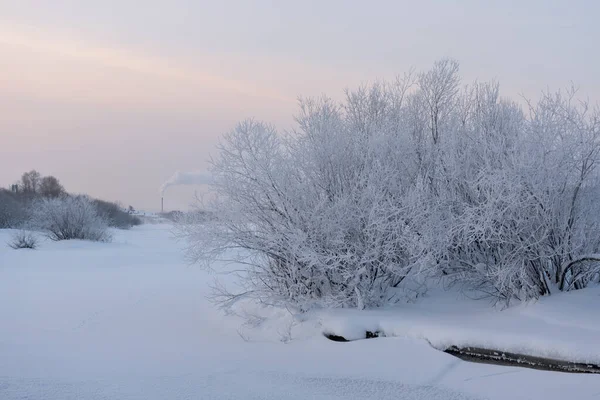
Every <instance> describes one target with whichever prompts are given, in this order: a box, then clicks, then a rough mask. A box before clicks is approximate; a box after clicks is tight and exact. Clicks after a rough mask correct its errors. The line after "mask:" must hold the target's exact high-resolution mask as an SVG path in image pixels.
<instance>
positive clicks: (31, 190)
mask: <svg viewBox="0 0 600 400" xmlns="http://www.w3.org/2000/svg"><path fill="white" fill-rule="evenodd" d="M40 182H41V175H40V173H39V172H37V171H36V170H34V169H33V170H31V171H29V172H25V173H24V174H23V175H22V176H21V190H22V191H23V192H24V193H27V194H35V193H37V192H38V190H39V187H40Z"/></svg>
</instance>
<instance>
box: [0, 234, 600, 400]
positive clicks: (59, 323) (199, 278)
mask: <svg viewBox="0 0 600 400" xmlns="http://www.w3.org/2000/svg"><path fill="white" fill-rule="evenodd" d="M169 229H170V227H169V226H168V225H144V226H141V227H136V228H134V229H132V230H130V231H119V232H117V233H116V234H115V240H114V242H113V243H88V242H80V241H71V242H60V243H51V242H43V243H41V246H40V248H39V249H38V250H34V251H31V250H18V251H15V250H12V249H10V248H8V247H7V246H5V245H4V243H5V242H6V241H7V240H8V239H9V237H10V231H8V230H4V231H2V230H0V399H2V400H12V399H24V398H26V399H44V400H53V399H56V400H58V399H60V400H67V399H78V400H79V399H92V400H95V399H126V400H129V399H140V400H141V399H143V400H153V399H169V400H177V399H366V398H368V399H544V400H552V399H561V400H564V399H565V398H573V399H586V398H589V399H597V398H600V376H598V375H580V374H564V373H556V372H544V371H536V370H530V369H523V368H512V367H499V366H492V365H483V364H473V363H467V362H464V361H461V360H459V359H456V358H454V357H452V356H450V355H447V354H445V353H442V352H440V351H438V350H435V349H434V348H432V347H431V346H430V345H429V344H428V343H427V342H426V341H425V340H423V339H421V338H422V337H425V338H427V339H429V340H430V341H431V342H432V343H433V344H434V345H439V346H442V345H444V344H445V342H447V341H449V340H450V339H456V340H467V339H468V340H479V341H478V342H477V343H468V344H471V345H474V344H486V343H488V342H489V341H493V343H494V344H498V343H500V344H502V343H504V345H506V346H507V347H510V346H516V345H517V344H519V343H520V345H521V346H524V347H523V348H524V349H529V350H532V351H538V352H543V351H550V350H552V349H554V353H552V352H550V353H548V354H556V355H559V354H562V355H565V354H566V355H573V356H575V357H577V358H580V359H586V358H588V357H589V358H590V359H594V360H597V359H598V357H599V349H600V335H598V333H600V331H599V330H598V325H600V322H599V320H600V311H598V310H597V307H596V311H595V313H594V310H593V309H592V310H589V306H588V307H587V309H588V311H587V314H586V313H585V312H582V311H581V309H582V308H583V306H584V305H587V304H589V302H590V300H593V299H592V297H594V298H596V299H598V298H597V297H596V296H598V295H599V294H600V291H598V290H595V289H592V290H588V291H582V292H579V293H578V292H575V293H571V294H565V295H562V296H556V297H555V298H548V299H545V300H544V301H541V302H539V303H538V304H535V305H529V306H528V307H524V306H520V307H519V308H517V309H514V310H507V311H503V312H501V313H498V312H494V311H491V310H489V309H483V308H482V307H481V306H480V305H479V304H480V303H477V304H478V305H468V304H471V303H469V302H466V301H459V300H456V298H452V297H450V296H451V294H442V295H443V296H446V299H447V301H445V302H444V303H443V304H445V306H443V305H439V302H436V303H435V304H438V305H435V306H434V305H433V304H434V302H433V300H431V301H430V300H428V299H427V298H426V299H424V300H423V301H421V302H419V303H417V304H415V305H407V306H401V307H400V308H399V309H396V310H393V311H369V312H362V313H358V312H352V311H348V312H335V313H329V314H321V315H320V317H319V318H314V319H310V320H308V321H306V322H304V323H302V324H299V325H294V326H292V325H291V321H292V319H291V317H290V316H289V315H288V314H287V313H286V312H284V311H276V310H271V311H268V312H269V313H270V315H271V317H272V319H270V320H267V321H266V322H264V323H263V324H262V325H261V326H259V327H258V328H255V329H250V328H248V327H242V326H241V324H242V322H243V321H242V320H241V319H240V318H238V317H234V316H225V315H223V313H222V312H221V311H219V310H218V309H216V308H215V307H214V306H213V305H212V304H210V303H209V302H208V300H207V299H206V296H207V294H208V293H209V288H208V286H209V284H210V283H211V282H212V279H213V277H212V276H211V275H210V274H209V273H207V272H205V271H203V270H201V269H200V268H198V267H195V266H189V265H187V264H186V263H185V262H184V261H183V259H182V252H181V250H180V248H179V247H180V245H179V244H178V243H176V242H174V241H173V240H171V239H170V232H169ZM567 296H568V297H567ZM561 297H564V298H561ZM432 298H433V296H432ZM596 303H598V302H597V301H596ZM456 304H459V305H460V304H464V305H465V307H467V308H464V311H465V312H466V314H464V313H463V314H462V315H459V314H457V313H456V311H454V310H455V307H454V306H456ZM254 311H256V313H266V312H267V311H266V310H262V311H261V310H254ZM399 316H404V318H405V319H403V320H400V319H399ZM565 316H570V319H565ZM515 326H516V327H519V328H518V329H516V330H511V329H512V328H511V327H515ZM374 327H375V328H380V329H383V330H384V331H386V333H388V334H394V335H397V336H398V337H393V338H382V339H373V340H363V341H356V342H350V343H336V342H331V341H329V340H327V339H325V338H324V337H323V336H322V335H321V332H322V331H323V330H324V329H337V330H340V331H342V332H340V333H346V334H351V333H352V332H353V331H355V332H359V331H361V330H363V329H365V328H369V329H373V328H374ZM519 329H520V330H519ZM290 332H291V336H292V338H293V340H291V341H287V339H288V335H289V333H290ZM570 335H574V336H573V338H572V340H571V341H569V340H568V337H569V336H570ZM244 339H246V340H244ZM521 339H522V340H521ZM502 341H504V342H502ZM284 342H287V343H284ZM453 344H461V343H453ZM594 344H595V346H594ZM590 346H591V347H590ZM510 348H512V347H510ZM588 350H589V352H588Z"/></svg>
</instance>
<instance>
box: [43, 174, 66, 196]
mask: <svg viewBox="0 0 600 400" xmlns="http://www.w3.org/2000/svg"><path fill="white" fill-rule="evenodd" d="M65 193H66V191H65V188H64V187H63V186H62V185H61V184H60V182H59V181H58V179H56V178H55V177H53V176H45V177H43V178H42V180H41V181H40V185H39V194H40V195H42V196H43V197H60V196H62V195H63V194H65Z"/></svg>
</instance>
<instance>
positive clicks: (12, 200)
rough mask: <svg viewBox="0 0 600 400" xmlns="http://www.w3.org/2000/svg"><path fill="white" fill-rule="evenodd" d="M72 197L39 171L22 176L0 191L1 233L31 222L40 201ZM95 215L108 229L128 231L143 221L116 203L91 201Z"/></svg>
mask: <svg viewBox="0 0 600 400" xmlns="http://www.w3.org/2000/svg"><path fill="white" fill-rule="evenodd" d="M70 196H73V195H72V194H69V193H68V192H67V191H66V190H65V188H64V187H63V186H62V184H61V183H60V181H59V180H58V179H57V178H56V177H54V176H42V175H41V174H40V173H39V172H38V171H35V170H32V171H29V172H25V173H24V174H23V175H22V176H21V179H20V180H19V181H18V182H17V183H15V184H12V185H10V187H9V188H8V189H2V188H0V229H1V228H20V227H23V226H24V225H25V224H26V223H27V222H28V221H29V220H30V218H31V215H32V213H33V210H32V208H33V206H34V204H36V202H37V201H39V200H42V199H54V198H61V197H70ZM91 201H92V203H93V205H94V206H95V207H96V209H97V212H98V214H99V215H100V216H102V217H103V218H104V219H105V220H106V221H107V223H108V225H109V226H111V227H115V228H121V229H127V228H130V227H132V226H135V225H140V224H141V223H142V221H141V220H140V219H139V218H138V217H137V216H135V215H132V214H133V212H134V209H133V207H132V206H129V207H128V208H127V209H125V208H124V207H122V206H121V205H120V204H118V203H114V202H109V201H104V200H98V199H92V200H91Z"/></svg>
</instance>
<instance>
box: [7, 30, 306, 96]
mask: <svg viewBox="0 0 600 400" xmlns="http://www.w3.org/2000/svg"><path fill="white" fill-rule="evenodd" d="M0 46H2V49H3V52H2V53H3V55H2V56H0V59H4V60H3V62H2V65H3V66H2V67H1V68H2V70H3V73H4V75H5V78H4V79H3V81H0V84H2V85H3V86H5V87H6V86H8V87H9V89H13V90H16V91H29V92H30V93H31V92H36V93H37V94H39V95H40V96H58V97H65V93H66V97H67V98H68V90H67V89H68V88H69V86H79V87H82V86H86V85H85V84H86V83H88V84H93V86H94V87H95V89H96V90H95V91H94V92H89V91H88V92H87V94H88V96H90V95H95V96H96V97H97V98H98V99H100V100H102V99H103V98H104V97H105V96H106V94H109V96H110V97H111V98H113V99H115V100H117V101H118V99H119V97H120V96H121V97H122V94H123V93H115V91H116V90H118V89H119V88H116V87H112V86H114V83H123V82H118V81H119V77H118V76H115V75H114V74H113V75H110V76H106V75H105V76H101V74H99V73H98V70H99V69H101V68H104V69H106V68H108V69H112V70H118V71H119V72H118V74H119V75H123V76H125V77H127V79H131V77H137V82H131V81H130V82H129V83H130V84H131V83H133V84H135V86H136V90H134V92H133V93H136V92H141V93H139V94H140V96H133V98H132V99H131V100H132V101H136V100H145V101H147V100H148V99H149V97H148V93H146V91H147V89H148V87H150V88H152V87H154V88H156V87H160V86H161V85H163V86H165V87H166V88H181V89H183V90H182V92H183V93H182V94H185V92H186V91H188V92H189V91H190V90H191V89H195V90H198V89H202V90H205V91H208V92H210V93H223V92H226V93H230V94H236V95H242V96H247V97H253V98H258V99H263V100H264V101H284V102H293V101H294V98H290V97H286V96H284V95H282V94H280V93H278V92H277V91H276V90H274V89H271V88H268V87H266V86H264V85H260V86H258V85H255V84H253V83H252V82H243V81H238V80H234V79H228V78H226V77H223V76H219V75H215V74H211V73H210V72H207V71H205V70H203V69H202V68H201V67H198V66H188V65H184V64H183V63H181V62H179V61H177V60H173V59H166V58H160V57H153V56H148V55H145V54H142V53H140V52H136V51H135V50H131V49H121V48H116V47H112V46H111V47H106V46H102V45H99V44H95V43H90V42H88V41H84V40H75V39H72V38H65V37H61V36H59V35H57V34H54V33H52V32H46V31H41V30H39V29H35V28H32V27H27V26H23V25H16V24H7V23H0ZM57 67H58V68H57ZM44 70H45V71H44ZM44 72H46V73H47V75H50V76H49V78H55V80H54V81H51V80H50V79H47V80H48V81H45V79H44V77H43V76H44ZM28 73H30V74H28ZM7 74H9V75H12V76H13V79H10V80H9V79H7ZM86 75H87V77H88V78H91V79H88V80H87V81H86ZM111 81H112V83H113V84H111ZM115 81H116V82H115ZM11 82H12V83H13V85H12V87H11V85H10V83H11ZM47 89H55V91H52V90H51V91H48V90H47ZM56 89H58V90H56ZM163 91H164V90H163ZM123 92H124V93H129V94H130V95H131V94H132V92H131V91H127V92H125V91H123ZM169 92H172V90H171V91H169V90H167V95H168V94H169ZM71 94H73V95H75V94H77V93H76V92H75V93H72V92H71ZM80 94H81V93H80ZM83 97H86V96H83ZM125 97H126V98H127V96H125Z"/></svg>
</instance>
